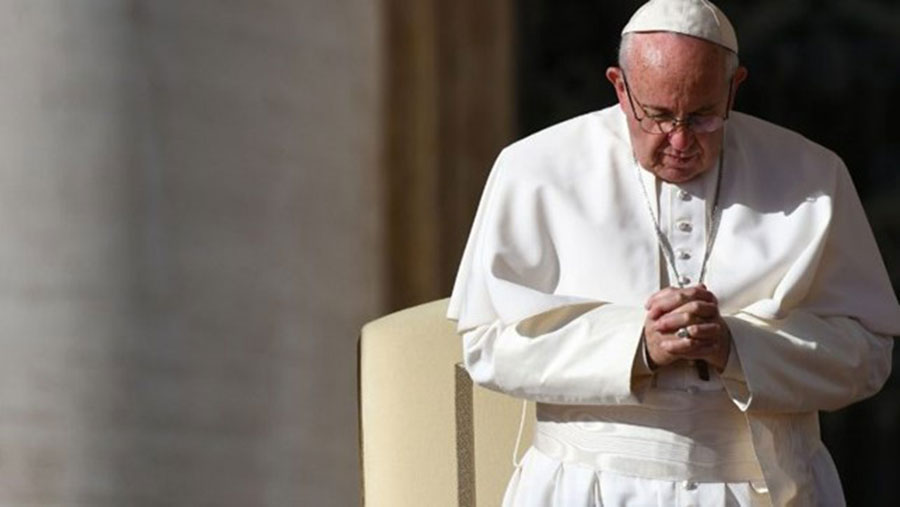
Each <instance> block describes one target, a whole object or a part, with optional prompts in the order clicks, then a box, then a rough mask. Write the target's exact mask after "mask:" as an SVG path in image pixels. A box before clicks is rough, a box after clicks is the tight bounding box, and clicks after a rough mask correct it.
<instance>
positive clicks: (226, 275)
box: [0, 0, 384, 506]
mask: <svg viewBox="0 0 900 507" xmlns="http://www.w3.org/2000/svg"><path fill="white" fill-rule="evenodd" d="M379 20H380V15H379V12H378V10H377V4H376V3H373V2H368V1H365V0H348V1H340V2H331V1H311V2H307V1H304V2H295V1H291V0H255V1H253V2H239V1H224V0H223V1H218V0H191V1H187V2H185V1H178V0H155V1H137V0H135V1H130V0H41V1H31V0H2V1H0V24H2V29H0V69H2V74H0V75H2V79H0V111H2V115H0V230H2V232H3V241H2V242H0V266H2V267H0V280H2V283H0V316H2V320H0V322H2V328H0V329H2V333H0V340H2V341H0V343H2V345H0V346H2V353H0V504H2V505H10V506H25V505H54V506H76V505H79V506H124V505H147V506H151V505H153V506H155V505H160V506H161V505H166V506H169V505H184V506H188V505H190V506H197V505H216V506H226V505H229V506H254V505H273V506H281V505H310V506H312V505H317V506H319V505H322V506H347V505H354V504H355V503H356V498H357V492H356V489H357V483H358V479H357V474H356V470H357V467H358V466H357V458H356V436H355V435H356V432H355V429H356V419H355V417H356V416H355V410H356V409H355V403H356V401H355V393H356V385H355V378H354V371H355V336H356V334H357V332H358V327H359V325H360V324H361V323H362V322H364V321H365V320H367V319H370V318H373V317H375V316H377V315H378V314H379V313H381V312H382V311H383V305H382V298H383V296H382V294H383V292H384V291H383V290H382V280H383V278H384V277H383V275H382V271H383V270H382V264H383V254H382V252H383V247H382V245H383V240H382V234H381V228H382V223H383V207H384V205H383V199H382V198H381V197H380V191H379V179H378V172H377V169H378V164H377V161H378V159H379V152H380V148H379V145H380V140H379V135H380V107H381V106H380V100H381V99H380V92H379V90H380V77H379V76H380V57H381V54H380V42H379V41H380V36H381V32H380V28H379Z"/></svg>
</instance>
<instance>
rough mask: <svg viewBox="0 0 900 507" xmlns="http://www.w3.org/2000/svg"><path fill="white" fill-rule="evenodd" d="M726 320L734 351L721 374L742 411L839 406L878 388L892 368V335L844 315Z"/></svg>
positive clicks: (797, 314)
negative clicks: (877, 331) (869, 328)
mask: <svg viewBox="0 0 900 507" xmlns="http://www.w3.org/2000/svg"><path fill="white" fill-rule="evenodd" d="M725 320H726V322H728V326H729V328H730V329H731V334H732V354H733V357H732V358H731V360H729V363H728V366H727V367H726V368H725V371H723V372H722V374H721V378H722V381H723V383H724V384H725V388H726V390H727V391H728V393H729V395H730V396H731V398H732V400H733V401H734V403H735V404H736V405H737V406H738V407H739V408H740V409H741V410H744V411H749V412H810V411H817V410H837V409H839V408H841V407H844V406H846V405H849V404H851V403H853V402H856V401H859V400H861V399H863V398H866V397H869V396H871V395H873V394H875V393H876V392H877V391H878V390H879V389H881V386H882V385H883V384H884V382H885V381H886V380H887V377H888V375H889V374H890V371H891V351H892V349H893V338H892V337H890V336H887V335H882V334H878V333H873V332H870V331H868V330H867V329H866V328H865V327H863V326H862V325H861V324H860V323H859V322H857V321H856V320H854V319H851V318H848V317H818V316H816V315H813V314H811V313H808V312H806V311H803V310H795V311H793V312H791V313H790V315H788V317H786V318H784V319H779V320H767V319H761V318H758V317H755V316H753V315H750V314H745V313H740V314H737V315H734V316H730V317H725Z"/></svg>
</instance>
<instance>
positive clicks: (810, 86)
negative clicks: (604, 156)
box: [0, 0, 900, 506]
mask: <svg viewBox="0 0 900 507" xmlns="http://www.w3.org/2000/svg"><path fill="white" fill-rule="evenodd" d="M640 3H641V2H639V1H636V0H631V1H627V2H615V3H611V2H597V1H595V0H579V1H575V0H572V1H569V2H553V1H551V0H518V1H515V2H513V1H512V0H502V1H500V0H496V1H491V2H480V1H477V0H457V1H455V2H449V1H442V0H418V1H415V2H410V1H404V0H380V1H377V2H367V1H364V0H338V1H327V0H304V1H300V2H296V1H290V0H256V1H253V2H247V1H244V2H241V1H238V0H191V1H189V2H188V1H177V0H155V1H150V0H41V1H34V0H0V24H2V30H0V70H2V80H0V111H2V113H3V114H2V115H0V231H3V233H4V234H3V237H4V240H5V241H3V242H2V243H0V280H2V282H3V283H2V284H0V316H2V320H0V323H2V327H0V330H2V333H0V343H2V354H0V505H17V506H18V505H51V506H72V505H75V506H78V505H84V506H106V505H109V506H119V505H137V506H144V505H147V506H150V505H217V506H231V505H233V506H247V505H271V506H282V505H304V506H306V505H309V506H348V505H355V504H357V502H358V479H359V477H358V471H357V470H358V464H357V434H356V384H355V382H356V379H355V368H356V358H355V339H356V336H357V333H358V329H359V327H360V326H361V325H362V324H363V323H364V322H366V321H368V320H370V319H373V318H375V317H377V316H380V315H383V314H385V313H387V312H389V311H393V310H396V309H399V308H402V307H406V306H410V305H413V304H417V303H421V302H425V301H428V300H431V299H436V298H440V297H445V296H447V295H448V294H449V290H450V287H451V285H452V281H453V276H454V274H455V269H456V264H457V263H458V259H459V257H460V255H461V252H462V248H463V244H464V242H465V239H466V235H467V233H468V227H469V224H470V223H471V219H472V217H473V216H474V212H475V206H476V205H477V201H478V198H479V195H480V192H481V187H482V185H483V183H484V180H485V178H486V177H487V174H488V171H489V170H490V166H491V163H492V161H493V158H494V157H495V156H496V154H497V152H498V151H499V150H500V148H501V147H502V146H503V145H505V144H506V143H508V142H509V141H511V140H513V139H515V138H518V137H522V136H524V135H527V134H530V133H532V132H534V131H536V130H538V129H541V128H544V127H546V126H549V125H551V124H552V123H555V122H557V121H560V120H562V119H564V118H567V117H570V116H573V115H576V114H580V113H584V112H588V111H591V110H596V109H599V108H601V107H605V106H606V105H609V104H611V103H612V102H613V95H612V93H611V90H610V89H609V85H608V84H607V82H606V80H605V78H604V77H603V72H604V70H605V68H606V67H607V66H609V65H611V64H613V63H614V56H615V45H616V42H617V38H618V35H617V34H618V31H619V30H620V29H621V26H623V25H624V23H625V21H626V20H627V19H628V17H629V16H630V14H631V13H632V12H633V11H634V9H635V8H636V7H637V5H639V4H640ZM719 5H720V6H721V7H722V8H723V9H724V10H725V11H726V12H727V13H728V14H729V15H730V17H731V19H732V21H733V22H734V24H735V25H736V27H737V30H738V34H739V38H740V39H741V45H742V59H743V61H744V63H745V64H746V65H747V66H748V67H750V72H751V74H750V80H749V81H748V82H747V83H746V84H745V85H744V87H743V88H742V90H741V94H740V95H739V97H738V102H737V108H738V109H740V110H743V111H746V112H749V113H752V114H756V115H759V116H762V117H764V118H767V119H769V120H772V121H775V122H778V123H781V124H784V125H786V126H788V127H791V128H794V129H796V130H799V131H801V132H802V133H804V134H805V135H807V136H808V137H810V138H812V139H813V140H816V141H819V142H821V143H823V144H826V145H827V146H829V147H830V148H832V149H834V150H835V151H837V152H838V153H839V154H840V155H841V156H843V157H844V159H845V160H846V162H847V164H848V166H849V167H850V169H851V172H852V175H853V177H854V180H855V181H856V183H857V186H858V187H859V191H860V194H861V195H862V197H863V200H864V204H865V206H866V210H867V212H868V214H869V217H870V220H871V221H872V224H873V227H874V229H875V231H876V235H877V236H878V240H879V244H880V245H881V247H882V251H883V254H884V256H885V260H886V262H887V264H888V268H889V269H890V271H891V273H892V277H893V279H894V284H895V287H898V282H900V240H898V239H897V238H898V237H900V207H898V205H897V204H896V196H897V195H898V190H900V172H898V171H897V170H896V164H897V162H896V161H897V160H898V159H900V141H898V139H900V137H898V136H897V135H896V132H895V131H894V129H893V121H892V120H893V119H894V118H896V117H897V116H898V113H900V88H898V87H900V76H898V72H900V55H898V48H900V43H898V40H897V35H896V34H897V31H896V27H897V26H900V12H898V7H896V6H894V5H893V3H892V2H890V1H887V0H864V1H860V2H853V3H852V7H851V4H850V3H847V2H842V1H840V0H834V1H826V0H822V1H817V2H811V1H808V0H767V1H753V2H751V1H740V0H721V1H720V2H719ZM413 360H414V358H413ZM898 389H900V388H898V383H897V382H895V381H890V382H889V384H888V386H887V388H886V389H885V391H884V392H883V393H882V394H880V395H878V396H877V397H875V398H873V399H872V400H869V401H867V402H864V403H862V404H858V405H856V406H854V407H851V408H849V409H846V410H843V411H839V412H837V413H835V414H828V415H826V416H824V417H823V429H824V435H825V438H826V442H827V443H828V445H829V447H830V448H831V449H832V451H833V453H834V455H835V458H836V461H837V463H838V466H839V468H840V470H841V473H842V477H843V481H844V487H845V489H846V491H847V495H848V500H849V501H850V504H851V505H891V504H896V503H897V502H898V500H900V498H898V497H897V492H896V490H893V489H892V488H891V486H892V484H893V481H892V479H894V478H896V477H898V467H897V464H896V463H894V462H893V460H892V457H893V455H894V454H896V453H897V451H898V450H900V449H898V447H900V430H898V428H900V409H898V408H897V407H900V404H898V403H897V402H896V400H897V399H898V396H900V393H898ZM398 416H402V414H399V415H398ZM513 430H514V429H512V428H511V431H513Z"/></svg>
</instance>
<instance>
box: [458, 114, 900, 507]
mask: <svg viewBox="0 0 900 507" xmlns="http://www.w3.org/2000/svg"><path fill="white" fill-rule="evenodd" d="M641 172H642V173H643V174H642V175H641V178H643V179H644V182H645V185H647V188H648V189H652V188H653V185H654V179H653V178H654V177H653V175H652V174H650V173H648V172H646V171H641ZM722 178H723V179H722V189H721V197H720V207H721V210H722V211H721V220H720V225H719V231H718V235H717V237H716V241H715V245H714V248H713V250H712V254H711V257H710V260H709V266H708V273H707V278H706V285H707V286H708V287H709V289H710V290H711V291H712V292H713V293H715V294H716V295H717V297H718V299H719V302H720V307H721V310H722V314H723V316H725V319H726V321H727V322H728V324H729V327H730V328H731V331H732V335H733V347H732V350H733V352H734V356H733V358H732V360H731V361H730V362H729V366H728V368H727V369H726V370H725V372H723V373H722V375H721V378H722V382H723V383H724V385H725V388H726V390H727V392H728V394H729V396H730V397H731V399H732V400H733V402H734V403H735V404H736V406H737V407H738V408H740V410H742V411H743V412H744V413H745V415H746V419H747V424H748V425H749V428H750V432H751V435H752V439H753V445H754V449H755V452H756V454H757V458H758V459H759V461H760V465H761V467H762V470H763V472H764V474H765V478H766V483H767V486H768V488H769V491H770V495H771V498H772V500H773V503H774V504H775V505H812V504H814V503H815V494H816V491H815V488H814V487H813V484H814V482H815V481H814V478H813V476H812V475H813V472H812V471H811V470H810V466H809V463H810V462H812V461H814V460H815V459H818V458H817V457H818V456H819V455H820V453H823V452H826V451H825V450H824V447H823V446H822V444H821V441H820V438H819V429H818V419H817V411H818V410H833V409H837V408H840V407H842V406H845V405H847V404H850V403H852V402H854V401H858V400H860V399H862V398H865V397H867V396H870V395H872V394H874V393H875V392H877V390H878V389H880V387H881V386H882V384H883V383H884V381H885V379H886V378H887V376H888V374H889V372H890V361H891V348H892V345H893V343H892V339H891V336H893V335H900V306H898V304H897V299H896V297H895V296H894V293H893V290H892V289H891V286H890V282H889V280H888V276H887V273H886V270H885V268H884V264H883V262H882V260H881V257H880V255H879V252H878V249H877V246H876V244H875V240H874V238H873V236H872V233H871V229H870V227H869V224H868V222H867V220H866V218H865V214H864V212H863V209H862V206H861V205H860V202H859V198H858V196H857V194H856V191H855V189H854V187H853V184H852V182H851V180H850V177H849V175H848V174H847V170H846V168H845V167H844V164H843V163H842V162H841V160H840V159H839V158H838V157H837V156H836V155H834V154H833V153H832V152H830V151H828V150H826V149H824V148H822V147H821V146H818V145H816V144H815V143H812V142H811V141H809V140H807V139H805V138H803V137H802V136H800V135H798V134H796V133H793V132H791V131H788V130H785V129H783V128H780V127H777V126H775V125H772V124H770V123H767V122H764V121H762V120H759V119H756V118H753V117H751V116H748V115H744V114H741V113H737V112H735V113H733V114H732V116H731V119H730V120H729V122H728V132H727V136H726V141H725V163H724V170H723V173H722ZM654 205H655V203H654ZM664 262H665V260H664V259H663V258H662V257H661V255H660V252H659V248H658V245H657V239H656V235H655V232H654V229H653V224H652V222H651V219H650V216H649V211H648V209H647V204H646V202H645V199H644V196H643V194H642V191H641V188H640V186H639V184H638V175H637V170H636V169H635V166H634V162H633V157H632V150H631V146H630V140H629V136H628V130H627V125H626V121H625V117H624V114H623V112H622V110H621V109H620V108H619V107H618V106H614V107H610V108H607V109H605V110H602V111H599V112H595V113H591V114H588V115H584V116H581V117H578V118H574V119H572V120H569V121H567V122H564V123H561V124H559V125H556V126H554V127H551V128H549V129H547V130H544V131H542V132H539V133H537V134H535V135H533V136H530V137H528V138H526V139H524V140H522V141H519V142H517V143H515V144H513V145H511V146H509V147H508V148H506V149H505V150H504V151H503V152H502V153H501V154H500V156H499V157H498V159H497V162H496V164H495V166H494V168H493V171H492V173H491V176H490V178H489V179H488V183H487V186H486V188H485V191H484V195H483V198H482V202H481V204H480V206H479V209H478V213H477V216H476V219H475V223H474V225H473V227H472V231H471V235H470V238H469V242H468V245H467V247H466V251H465V254H464V256H463V259H462V263H461V266H460V269H459V274H458V277H457V280H456V284H455V287H454V290H453V295H452V298H451V301H450V308H449V312H448V317H449V318H451V319H454V320H457V321H458V327H459V330H460V332H461V333H469V335H472V336H476V338H475V339H477V340H487V339H490V340H493V342H492V343H491V346H490V347H484V346H483V345H484V344H483V343H482V344H481V345H479V346H478V347H475V348H474V349H472V348H471V347H470V348H469V350H468V351H467V354H470V355H471V354H473V353H475V354H479V355H482V356H483V355H485V354H490V357H467V365H468V366H469V368H470V373H471V374H472V376H473V378H474V379H475V380H476V381H477V382H479V383H482V384H483V385H486V386H488V387H490V388H493V389H497V390H500V391H503V392H507V393H509V394H512V395H514V396H519V397H523V398H528V399H533V400H537V401H541V402H547V403H557V404H598V405H603V404H638V403H640V394H641V388H642V386H645V385H646V383H647V382H646V380H647V378H646V376H647V375H648V373H647V372H646V371H645V370H641V369H640V368H639V367H638V366H637V365H638V363H639V361H635V356H636V353H637V351H638V350H639V344H640V335H641V329H642V326H643V320H644V314H645V312H644V308H643V305H644V302H645V301H646V299H647V298H648V297H649V296H650V295H651V294H652V293H654V292H656V291H657V290H659V289H660V270H661V269H665V267H664V266H663V265H661V263H664ZM473 350H474V352H473ZM835 480H836V477H835Z"/></svg>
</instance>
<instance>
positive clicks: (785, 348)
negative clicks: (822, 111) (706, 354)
mask: <svg viewBox="0 0 900 507" xmlns="http://www.w3.org/2000/svg"><path fill="white" fill-rule="evenodd" d="M834 175H835V178H834V180H835V184H834V187H833V190H832V191H831V192H829V195H830V196H831V198H833V203H834V205H833V209H832V213H831V215H830V220H829V221H828V223H827V226H826V227H825V228H823V231H824V232H823V234H821V235H820V236H819V237H818V238H817V240H816V241H813V242H810V244H809V245H808V247H807V249H806V250H805V251H804V254H803V255H800V256H798V258H797V259H796V260H795V262H794V265H793V266H792V267H791V270H789V274H788V275H787V276H785V278H784V279H783V280H782V282H781V284H779V286H778V287H776V289H775V293H776V297H773V299H772V300H769V301H763V302H761V303H762V304H756V305H750V306H749V307H747V308H744V309H742V310H740V311H736V312H734V314H733V315H731V316H728V317H725V320H726V322H727V323H728V326H729V328H730V329H731V334H732V351H733V353H734V354H735V356H736V357H735V358H734V359H735V360H734V361H730V362H729V364H728V366H727V367H726V370H725V371H724V372H723V374H722V378H723V381H724V382H725V386H726V389H727V390H728V392H729V394H730V395H731V397H732V399H733V401H734V402H735V404H736V405H737V406H738V407H739V408H741V409H742V410H745V411H749V412H781V413H787V412H809V411H817V410H836V409H839V408H841V407H844V406H846V405H849V404H851V403H854V402H856V401H859V400H861V399H863V398H866V397H869V396H872V395H873V394H875V393H876V392H877V391H878V390H879V389H880V388H881V386H882V385H883V384H884V382H885V381H886V380H887V377H888V375H889V374H890V370H891V353H892V350H893V335H896V334H898V332H900V308H898V305H897V300H896V297H895V295H894V293H893V290H892V288H891V286H890V282H889V278H888V276H887V270H886V269H885V267H884V263H883V262H882V259H881V256H880V254H879V252H878V246H877V244H876V243H875V238H874V236H873V235H872V232H871V228H870V227H869V224H868V221H867V220H866V216H865V212H864V211H863V208H862V205H861V203H860V202H859V198H858V196H857V194H856V191H855V189H854V188H853V183H852V180H851V179H850V177H849V174H848V173H847V171H846V168H845V167H844V166H843V163H840V162H839V161H838V163H837V165H836V171H835V173H834Z"/></svg>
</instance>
